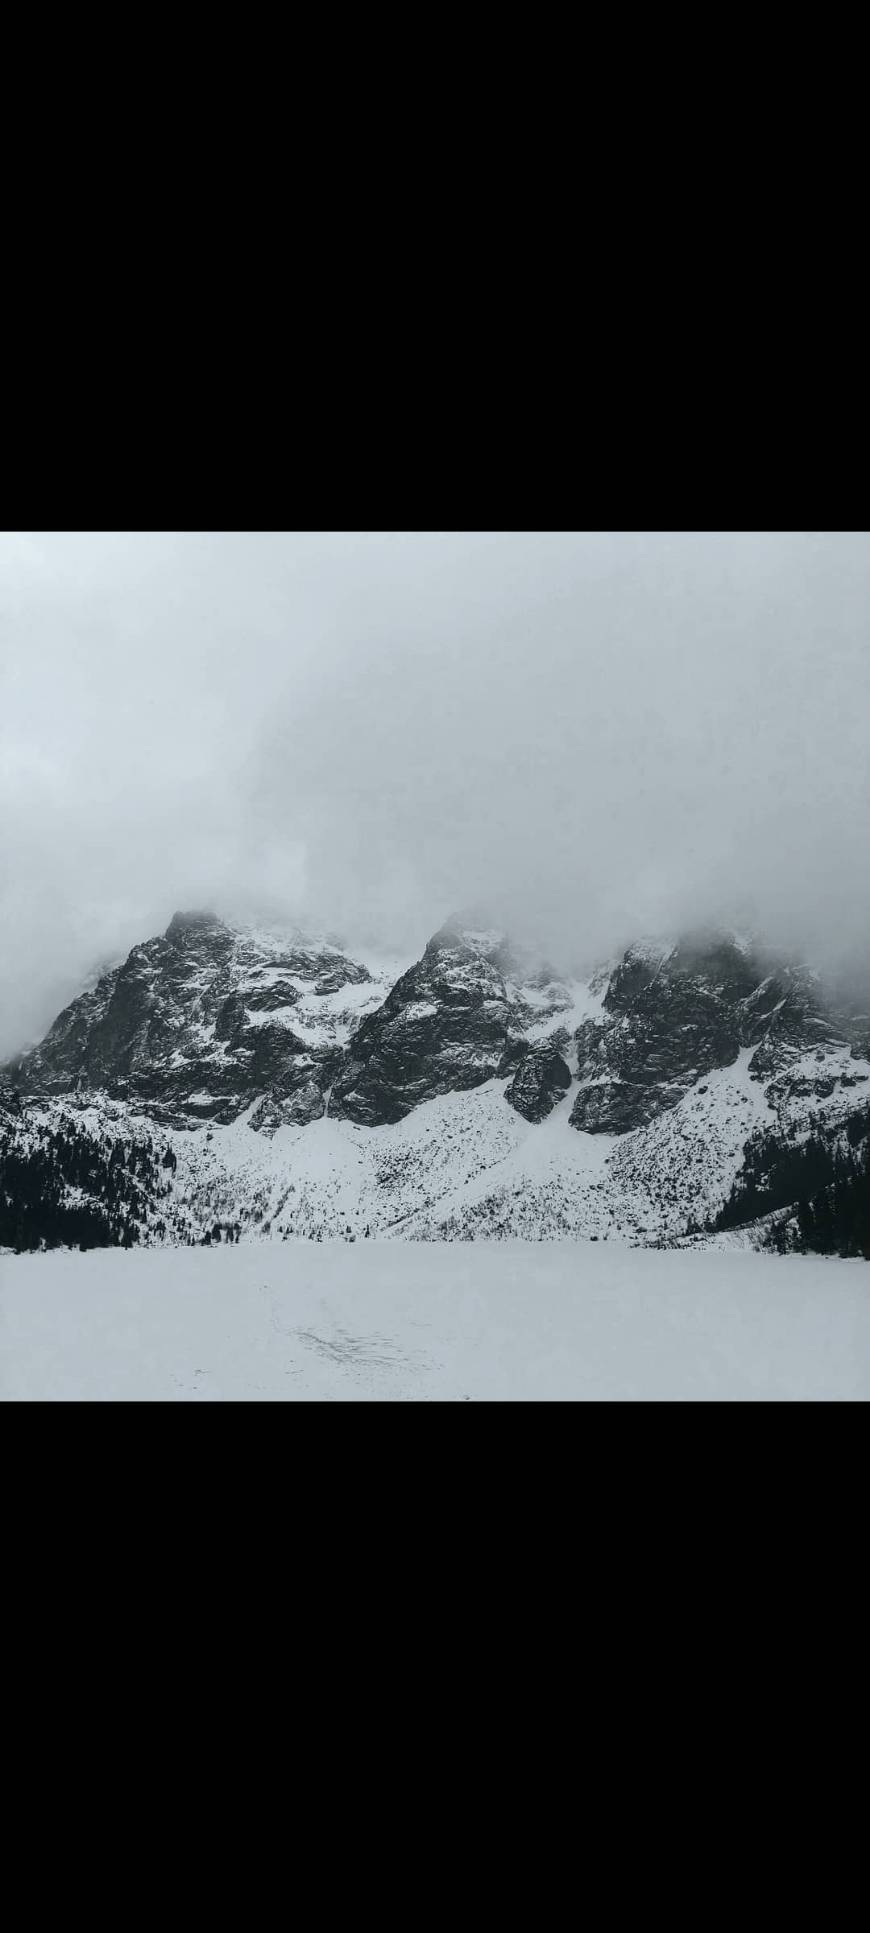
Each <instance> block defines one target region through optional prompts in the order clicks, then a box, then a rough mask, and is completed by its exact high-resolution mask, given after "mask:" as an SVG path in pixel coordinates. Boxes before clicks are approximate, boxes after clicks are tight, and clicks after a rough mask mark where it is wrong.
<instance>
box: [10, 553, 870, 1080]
mask: <svg viewBox="0 0 870 1933" xmlns="http://www.w3.org/2000/svg"><path fill="white" fill-rule="evenodd" d="M868 612H870V542H868V538H867V536H866V535H865V534H857V535H852V534H848V533H845V534H836V533H835V534H822V535H813V534H798V535H789V534H783V535H777V534H774V535H763V534H758V535H739V534H725V535H715V534H711V535H695V534H688V535H680V534H667V535H642V534H634V535H620V534H612V535H608V534H595V535H563V534H555V535H548V534H542V535H513V534H469V535H453V534H449V533H448V534H432V535H397V536H391V535H385V534H381V533H378V534H374V535H366V534H364V533H363V534H356V535H353V534H346V535H322V536H317V535H302V536H293V535H280V534H277V535H275V534H263V535H208V534H204V535H197V534H192V535H184V534H181V535H179V534H170V535H165V536H161V535H148V536H141V535H128V536H123V535H121V536H105V537H104V536H96V535H95V536H76V535H69V536H63V535H50V536H41V535H39V534H36V535H31V536H26V537H23V536H6V537H3V538H0V823H2V840H0V936H2V937H0V1053H9V1052H12V1051H13V1050H14V1049H15V1048H16V1047H17V1046H19V1045H21V1044H22V1043H23V1042H24V1041H25V1040H26V1039H28V1038H31V1037H33V1036H34V1035H36V1034H38V1033H40V1032H41V1031H42V1030H43V1029H44V1027H45V1026H46V1025H47V1024H48V1022H49V1021H50V1020H51V1018H52V1017H53V1014H54V1012H55V1011H56V1010H57V1007H58V1005H59V1004H61V1003H62V1001H63V1000H65V999H67V998H69V997H70V996H71V994H73V993H74V992H75V991H76V990H77V988H78V986H79V984H80V982H81V979H82V977H83V976H84V974H86V973H87V971H88V970H89V969H90V968H91V967H92V966H93V965H94V964H96V963H97V962H98V961H99V960H100V959H102V958H105V957H107V956H114V955H118V954H121V953H123V952H124V951H126V950H127V948H128V947H129V946H131V945H132V944H133V943H134V942H135V941H136V940H138V939H140V938H143V937H146V936H147V935H148V934H150V933H152V932H155V931H159V930H160V929H161V927H163V926H165V924H166V923H167V921H168V919H169V917H170V916H171V914H172V912H173V911H174V910H175V908H176V906H180V905H197V904H204V903H205V904H211V905H214V906H216V907H217V908H218V909H219V910H223V911H225V912H227V913H238V914H240V915H242V916H246V917H255V916H258V915H259V916H263V917H273V918H278V917H296V918H300V919H316V920H318V921H319V922H321V923H323V924H325V925H327V926H330V927H332V928H334V929H337V930H339V931H343V932H345V933H346V934H347V935H348V937H349V939H350V940H353V939H356V940H357V942H358V943H362V942H363V941H364V940H367V941H368V942H369V943H372V942H380V943H381V944H382V945H383V946H384V947H385V948H386V947H387V946H395V947H400V948H404V949H406V950H407V951H408V952H409V954H410V953H413V952H414V951H416V950H417V949H418V948H419V947H420V946H422V944H423V943H424V942H425V939H426V938H427V936H428V934H429V933H430V932H432V931H433V930H434V928H435V927H436V926H437V925H439V924H440V922H441V921H442V920H443V919H444V918H445V917H446V916H447V915H448V914H449V913H450V912H451V911H452V910H454V909H455V908H456V907H461V906H465V905H475V904H476V905H480V906H481V907H486V908H491V909H493V910H496V911H499V912H500V913H501V915H502V916H503V917H505V918H507V919H509V920H510V922H511V923H512V924H513V925H514V926H515V927H516V928H517V929H518V930H519V931H520V932H521V933H523V934H524V936H526V937H536V938H538V939H539V940H540V943H541V945H542V946H543V947H544V948H546V949H547V950H550V951H553V952H557V953H558V954H559V955H560V956H561V957H567V956H568V955H570V956H571V957H572V958H574V959H577V960H592V959H595V958H596V957H599V956H602V955H606V954H608V953H609V952H611V951H612V950H614V949H615V947H617V946H620V945H624V944H626V943H627V941H628V940H629V939H630V938H631V937H632V935H633V934H634V933H636V932H638V931H639V930H651V929H652V930H672V929H673V928H674V927H675V926H680V925H682V924H686V923H696V922H697V921H701V920H705V919H714V918H717V917H725V918H733V919H740V920H743V921H744V922H745V923H754V924H757V925H759V926H760V927H761V928H762V930H764V931H765V932H766V933H767V934H768V936H769V937H770V938H771V939H772V940H774V941H775V942H776V943H778V944H781V945H785V946H788V947H789V948H791V949H797V950H801V951H803V952H805V953H808V954H809V955H810V956H811V957H813V958H815V959H817V960H818V961H819V962H820V963H821V964H823V965H825V966H830V967H831V968H832V969H834V968H837V969H839V968H842V967H843V966H844V965H846V966H848V967H849V969H850V971H855V972H859V971H864V970H865V968H866V967H867V964H868V963H870V859H868V854H870V751H868V729H867V719H868V718H870V631H868Z"/></svg>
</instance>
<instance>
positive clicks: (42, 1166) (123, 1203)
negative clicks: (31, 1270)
mask: <svg viewBox="0 0 870 1933" xmlns="http://www.w3.org/2000/svg"><path fill="white" fill-rule="evenodd" d="M163 1192H164V1188H163V1185H162V1180H161V1175H160V1163H159V1161H158V1158H157V1156H156V1155H155V1152H154V1146H153V1143H152V1141H151V1140H150V1139H147V1140H144V1141H134V1142H132V1143H129V1144H127V1145H125V1144H124V1142H123V1141H121V1140H120V1139H116V1140H114V1141H113V1140H112V1138H111V1136H110V1135H103V1136H102V1137H101V1138H100V1139H99V1140H95V1139H94V1138H93V1137H92V1136H89V1135H86V1134H83V1133H82V1132H81V1131H79V1130H78V1129H77V1128H76V1125H75V1123H74V1122H73V1121H72V1120H71V1119H70V1118H69V1116H61V1119H60V1121H59V1122H58V1125H57V1127H56V1128H49V1127H46V1126H44V1125H38V1126H34V1128H33V1129H32V1131H31V1132H30V1134H29V1135H28V1138H27V1140H26V1141H23V1140H22V1139H20V1138H19V1139H10V1140H8V1141H6V1142H4V1141H3V1140H2V1139H0V1248H3V1247H7V1248H13V1249H16V1250H19V1251H20V1250H22V1249H37V1248H40V1247H45V1248H61V1247H72V1248H112V1247H124V1248H130V1247H132V1246H133V1244H134V1243H135V1242H138V1241H139V1239H140V1224H141V1223H143V1222H144V1219H145V1210H146V1206H147V1204H148V1203H149V1202H153V1201H154V1200H155V1198H158V1197H159V1196H160V1195H161V1194H162V1193H163Z"/></svg>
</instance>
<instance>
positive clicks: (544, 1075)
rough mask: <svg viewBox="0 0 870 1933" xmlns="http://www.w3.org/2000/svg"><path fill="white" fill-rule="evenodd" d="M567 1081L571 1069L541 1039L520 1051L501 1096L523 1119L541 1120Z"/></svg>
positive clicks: (548, 1112)
mask: <svg viewBox="0 0 870 1933" xmlns="http://www.w3.org/2000/svg"><path fill="white" fill-rule="evenodd" d="M570 1085H571V1070H570V1068H569V1067H568V1065H567V1063H566V1062H565V1061H564V1060H563V1059H562V1056H561V1054H560V1053H559V1052H558V1049H557V1048H555V1047H554V1046H552V1045H551V1044H550V1043H548V1042H545V1043H544V1044H543V1045H542V1046H540V1047H535V1048H532V1049H531V1050H530V1051H529V1052H528V1053H526V1054H524V1056H523V1058H522V1060H521V1061H520V1064H519V1066H518V1068H517V1071H516V1073H515V1075H514V1077H513V1080H512V1081H511V1083H510V1085H509V1086H508V1087H506V1088H505V1100H506V1101H509V1102H510V1104H511V1107H513V1108H516V1111H517V1113H518V1114H522V1115H523V1117H524V1119H525V1120H526V1121H544V1120H546V1118H547V1115H548V1114H551V1113H552V1111H553V1108H554V1107H555V1106H556V1103H557V1101H561V1099H562V1097H563V1095H564V1094H565V1092H566V1090H567V1089H568V1088H569V1087H570Z"/></svg>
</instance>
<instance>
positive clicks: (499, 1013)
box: [329, 925, 517, 1125]
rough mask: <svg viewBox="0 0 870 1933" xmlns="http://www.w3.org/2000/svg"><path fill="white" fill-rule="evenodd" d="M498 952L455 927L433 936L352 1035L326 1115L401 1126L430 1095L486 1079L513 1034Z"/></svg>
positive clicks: (500, 1059)
mask: <svg viewBox="0 0 870 1933" xmlns="http://www.w3.org/2000/svg"><path fill="white" fill-rule="evenodd" d="M497 950H498V948H497V946H496V947H493V948H490V947H487V946H486V945H484V944H480V943H477V942H475V941H474V940H473V939H471V938H469V937H468V936H467V935H466V934H465V933H463V932H462V931H461V930H460V929H459V928H457V927H454V926H450V925H448V926H445V927H442V928H441V930H440V932H438V933H436V934H434V936H433V938H432V939H431V940H430V941H429V943H428V945H427V947H426V950H425V952H424V954H423V958H422V959H421V960H418V961H417V963H416V965H415V966H413V967H411V968H410V969H409V971H408V972H407V973H404V974H403V975H402V977H401V979H399V980H397V982H396V985H395V986H394V988H393V990H392V992H391V993H390V995H389V996H388V998H387V999H386V1000H385V1001H384V1004H383V1006H382V1007H379V1008H378V1010H377V1012H376V1013H373V1014H371V1015H369V1017H368V1018H367V1019H366V1020H364V1021H363V1023H362V1026H361V1027H360V1028H359V1029H358V1030H357V1032H356V1034H355V1035H354V1037H353V1039H352V1041H351V1043H350V1049H349V1054H348V1059H347V1063H346V1065H345V1067H344V1068H343V1070H342V1072H341V1073H340V1074H339V1076H338V1078H337V1080H336V1083H335V1086H334V1088H333V1091H332V1095H331V1097H330V1104H329V1111H330V1114H336V1115H341V1116H343V1117H344V1118H345V1119H347V1120H349V1121H356V1122H359V1123H365V1124H367V1125H375V1124H380V1123H384V1122H387V1121H400V1120H402V1119H403V1117H404V1116H405V1115H406V1114H409V1113H410V1112H411V1109H412V1108H415V1107H417V1106H418V1105H419V1103H420V1102H421V1101H428V1100H431V1099H432V1098H433V1096H434V1095H436V1094H447V1093H450V1092H453V1091H456V1090H461V1089H464V1088H470V1087H479V1086H480V1085H481V1083H482V1082H483V1081H488V1080H491V1079H492V1077H493V1075H494V1074H496V1073H497V1072H498V1069H499V1067H500V1065H501V1062H502V1058H503V1055H504V1053H505V1049H506V1047H507V1045H508V1043H509V1040H510V1039H511V1037H512V1034H514V1033H515V1032H516V1031H517V1028H516V1018H515V1012H514V1009H513V1007H512V1005H511V1002H510V1000H509V998H508V993H507V988H506V986H505V981H504V976H503V973H502V972H501V971H500V969H499V966H498V965H497V964H496V962H495V959H494V957H493V953H494V952H496V951H497Z"/></svg>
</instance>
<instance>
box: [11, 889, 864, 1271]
mask: <svg viewBox="0 0 870 1933" xmlns="http://www.w3.org/2000/svg"><path fill="white" fill-rule="evenodd" d="M851 1020H854V1025H852V1024H850V1022H851ZM865 1020H866V1016H865V1015H862V1014H861V1013H859V1012H857V1011H856V1013H855V1015H854V1016H851V1015H850V1014H849V1013H846V1012H845V1011H844V1010H843V1008H842V1006H840V1007H839V1008H836V1010H835V1008H834V1007H831V1006H829V1004H828V1003H827V1002H826V999H825V996H824V992H823V989H822V987H821V984H820V982H819V980H818V978H817V977H816V976H815V975H813V974H812V973H810V972H809V971H808V970H807V969H806V968H803V967H800V966H798V965H794V964H788V963H786V962H783V961H778V960H776V959H774V958H773V957H772V956H770V955H769V954H767V953H766V952H765V950H764V949H763V948H762V947H760V946H759V945H757V944H756V943H754V942H753V941H752V940H750V939H747V938H745V937H742V936H739V935H736V934H733V933H706V934H699V935H687V936H683V937H681V938H678V939H676V940H665V941H661V942H657V943H650V942H645V943H643V944H639V945H636V946H633V947H630V948H629V949H628V951H627V952H626V953H625V954H624V955H623V956H622V958H620V959H618V960H615V961H611V962H609V963H608V964H606V965H604V966H602V967H601V968H600V969H599V970H598V971H597V972H596V973H593V974H592V976H591V977H590V978H588V979H582V980H581V979H578V978H577V977H575V976H571V975H570V974H564V973H562V972H560V971H559V970H557V968H556V967H554V966H553V965H551V964H550V963H548V962H546V961H544V960H542V959H537V958H535V957H534V955H533V954H531V953H530V952H529V951H528V949H520V948H518V947H517V946H516V945H514V944H513V943H512V942H511V941H510V940H509V938H508V937H507V936H506V935H505V934H504V933H503V932H501V931H498V930H491V929H487V928H484V927H481V926H475V925H474V924H472V923H470V922H469V921H467V920H463V919H455V920H451V921H450V922H448V924H447V925H446V926H444V927H442V928H441V929H440V930H439V931H438V932H437V933H435V934H434V935H433V937H432V938H431V939H430V941H429V942H428V945H427V946H426V948H425V950H424V952H423V954H422V956H421V958H420V959H419V960H417V961H415V962H413V963H412V964H411V965H409V966H406V965H405V962H402V961H395V960H376V959H373V958H371V957H361V956H360V953H359V952H358V951H357V950H354V951H353V952H352V953H348V952H347V951H346V950H345V949H344V947H343V946H342V945H341V944H340V943H339V942H338V941H337V940H336V939H335V938H334V937H330V936H312V935H310V934H308V935H306V934H303V933H301V932H299V931H297V930H288V931H285V932H281V933H276V932H271V931H263V930H260V929H255V928H251V927H244V928H243V927H237V926H232V925H228V924H226V923H224V922H223V921H221V920H218V919H216V918H215V917H213V916H212V915H210V914H207V913H188V914H182V913H179V914H176V915H175V917H174V918H173V919H172V921H171V922H170V925H169V926H168V928H167V930H166V932H165V933H164V934H162V935H160V936H158V937H156V938H154V939H151V940H147V941H145V942H144V943H143V944H142V945H139V946H136V947H134V948H133V950H132V952H131V953H130V955H129V956H128V958H127V959H126V960H125V961H124V962H123V963H122V964H120V965H117V966H114V967H112V968H111V969H110V970H109V971H108V972H106V973H104V974H102V975H101V976H100V977H99V978H98V979H97V981H96V983H95V984H93V985H90V986H89V987H88V988H87V989H86V990H85V991H84V992H83V993H82V994H81V995H80V996H79V998H78V999H77V1000H74V1001H73V1002H72V1004H71V1005H70V1006H69V1007H67V1008H66V1009H65V1010H64V1012H63V1013H61V1014H60V1015H59V1016H58V1018H57V1020H56V1021H55V1022H54V1025H53V1026H52V1027H51V1029H50V1030H49V1032H48V1034H47V1035H46V1037H45V1039H44V1040H43V1041H42V1042H41V1044H40V1045H39V1046H38V1047H36V1048H34V1049H32V1050H31V1051H29V1052H28V1053H26V1054H24V1055H22V1056H19V1057H18V1059H17V1060H15V1061H12V1062H10V1063H8V1064H7V1065H6V1067H5V1068H4V1069H0V1244H2V1243H4V1242H5V1243H6V1244H7V1245H9V1246H13V1245H22V1246H32V1245H33V1240H34V1238H35V1239H38V1238H39V1236H40V1235H41V1236H42V1237H43V1238H44V1239H45V1240H46V1241H48V1242H49V1243H50V1242H51V1241H53V1240H62V1241H66V1240H69V1241H74V1242H78V1241H86V1242H100V1241H107V1240H110V1241H126V1242H132V1241H144V1242H157V1241H171V1242H177V1241H182V1242H186V1241H194V1242H201V1241H212V1240H225V1239H233V1240H238V1239H241V1238H242V1237H244V1238H246V1239H247V1238H257V1239H260V1238H272V1239H275V1238H276V1237H281V1236H283V1235H294V1236H298V1235H308V1236H313V1237H315V1238H317V1237H322V1236H334V1235H344V1236H347V1237H353V1238H356V1237H363V1238H364V1237H365V1236H366V1235H372V1236H375V1235H378V1236H381V1237H384V1236H397V1237H402V1238H410V1239H420V1240H426V1239H432V1238H445V1237H446V1238H459V1239H474V1238H479V1237H500V1236H517V1235H519V1236H524V1237H532V1238H541V1239H546V1238H549V1237H553V1236H557V1235H559V1236H564V1235H575V1234H576V1235H587V1236H592V1237H593V1238H595V1237H597V1238H600V1239H604V1240H608V1239H622V1240H629V1241H634V1242H645V1243H656V1242H668V1243H672V1242H683V1241H687V1240H709V1239H711V1238H712V1239H719V1240H723V1239H726V1237H724V1236H722V1235H721V1234H720V1235H719V1236H718V1237H717V1235H716V1229H717V1227H726V1226H727V1227H729V1228H731V1229H732V1230H737V1231H738V1232H737V1233H731V1234H730V1235H729V1236H728V1237H727V1239H728V1240H731V1241H735V1240H742V1239H757V1233H758V1230H759V1228H761V1227H763V1226H764V1218H765V1217H768V1218H769V1217H770V1216H771V1215H773V1216H774V1218H775V1217H776V1216H777V1215H780V1216H781V1215H782V1214H783V1213H785V1212H786V1211H787V1209H788V1207H789V1204H790V1201H791V1200H792V1199H793V1198H794V1196H793V1194H792V1195H790V1194H789V1189H790V1188H792V1186H793V1176H794V1170H795V1159H796V1155H797V1153H798V1152H799V1151H800V1150H801V1149H802V1148H804V1147H805V1146H806V1145H807V1144H808V1142H811V1143H812V1146H813V1147H815V1146H816V1145H817V1144H818V1145H819V1146H822V1145H823V1146H824V1147H825V1148H826V1149H828V1150H829V1151H834V1150H836V1148H837V1147H838V1146H839V1145H840V1144H845V1143H847V1142H848V1143H849V1144H850V1145H852V1146H855V1145H856V1144H857V1143H858V1142H859V1141H862V1140H863V1139H866V1137H867V1134H868V1128H870V1060H868V1059H867V1058H865V1052H866V1049H867V1046H868V1043H867V1042H866V1040H865V1036H864V1032H862V1029H863V1028H864V1025H865ZM750 1182H751V1186H750ZM741 1203H743V1205H744V1208H745V1212H743V1209H742V1208H741ZM741 1229H743V1230H748V1231H749V1234H748V1235H746V1234H741V1233H740V1232H739V1231H740V1230H741Z"/></svg>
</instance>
